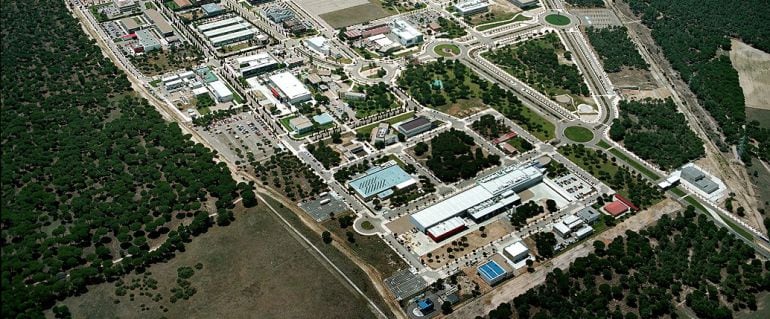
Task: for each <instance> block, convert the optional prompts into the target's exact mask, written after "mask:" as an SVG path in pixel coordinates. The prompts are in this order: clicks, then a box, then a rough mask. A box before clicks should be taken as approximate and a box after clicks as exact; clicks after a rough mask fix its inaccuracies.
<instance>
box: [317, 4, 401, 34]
mask: <svg viewBox="0 0 770 319" xmlns="http://www.w3.org/2000/svg"><path fill="white" fill-rule="evenodd" d="M330 2H332V1H330ZM391 14H392V13H389V12H388V11H386V10H385V9H383V8H382V4H381V2H380V1H379V0H369V3H367V4H361V5H357V6H353V7H349V8H345V9H342V10H337V11H332V12H327V13H322V14H320V15H319V17H321V19H323V20H324V21H326V23H328V24H329V25H331V26H332V27H333V28H342V27H347V26H350V25H354V24H359V23H362V22H367V21H372V20H377V19H380V18H384V17H387V16H389V15H391Z"/></svg>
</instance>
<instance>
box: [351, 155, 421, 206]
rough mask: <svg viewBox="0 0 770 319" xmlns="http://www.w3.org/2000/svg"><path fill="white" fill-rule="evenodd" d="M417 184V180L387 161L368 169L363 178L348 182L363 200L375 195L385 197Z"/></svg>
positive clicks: (392, 162) (393, 162)
mask: <svg viewBox="0 0 770 319" xmlns="http://www.w3.org/2000/svg"><path fill="white" fill-rule="evenodd" d="M416 184H417V180H415V179H414V177H412V176H411V175H409V174H408V173H407V172H405V171H404V170H403V169H402V168H401V167H400V166H398V164H397V163H396V162H395V161H388V162H386V163H385V164H382V165H380V166H375V167H372V168H370V169H369V170H367V171H366V173H364V175H363V176H361V177H358V178H355V179H353V180H351V181H349V182H348V185H349V186H350V187H351V188H353V190H354V191H355V192H356V194H357V195H358V196H359V197H361V198H363V199H364V200H369V199H370V198H372V197H374V196H375V195H377V196H379V195H380V194H383V196H379V197H381V198H382V197H387V196H390V195H392V194H393V191H394V190H402V189H406V188H408V187H411V186H414V185H416Z"/></svg>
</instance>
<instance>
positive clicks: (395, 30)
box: [390, 19, 423, 47]
mask: <svg viewBox="0 0 770 319" xmlns="http://www.w3.org/2000/svg"><path fill="white" fill-rule="evenodd" d="M390 32H391V33H392V34H393V35H394V36H395V37H396V38H397V39H398V42H399V43H401V45H403V46H405V47H410V46H413V45H417V44H420V43H422V40H423V36H422V32H420V31H419V30H417V29H416V28H415V27H413V26H412V25H411V24H409V23H407V22H406V21H404V20H401V19H395V20H393V22H391V23H390Z"/></svg>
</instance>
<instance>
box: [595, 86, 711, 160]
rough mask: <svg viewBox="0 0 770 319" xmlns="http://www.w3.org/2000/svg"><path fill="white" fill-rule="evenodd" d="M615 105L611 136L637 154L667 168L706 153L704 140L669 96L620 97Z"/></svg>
mask: <svg viewBox="0 0 770 319" xmlns="http://www.w3.org/2000/svg"><path fill="white" fill-rule="evenodd" d="M618 108H619V109H620V117H619V118H617V119H615V120H614V121H613V122H612V127H611V128H610V138H612V139H613V140H615V141H618V142H620V141H622V142H623V144H624V145H625V147H626V148H628V150H630V151H632V152H634V154H636V155H639V157H641V158H643V159H645V160H649V161H650V162H653V163H655V164H657V165H658V166H660V167H661V168H663V169H665V170H670V169H674V168H677V167H680V166H682V165H684V164H686V163H688V162H690V161H693V160H696V159H698V158H700V157H702V156H703V155H704V154H705V151H704V149H703V142H702V141H701V140H700V138H698V136H697V135H695V133H694V132H693V131H692V130H691V129H690V127H689V126H688V125H687V120H686V119H685V118H684V114H682V113H679V112H678V111H677V109H676V104H675V103H674V101H673V100H672V99H671V98H668V99H665V100H659V99H650V98H647V99H645V100H643V101H626V100H623V101H620V105H618Z"/></svg>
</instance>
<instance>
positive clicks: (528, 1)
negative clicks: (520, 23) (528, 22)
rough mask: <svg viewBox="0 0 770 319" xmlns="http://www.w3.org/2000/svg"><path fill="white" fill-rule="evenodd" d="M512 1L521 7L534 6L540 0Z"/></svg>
mask: <svg viewBox="0 0 770 319" xmlns="http://www.w3.org/2000/svg"><path fill="white" fill-rule="evenodd" d="M511 3H513V4H515V5H516V6H517V7H519V8H521V9H526V8H530V7H534V6H536V5H537V4H538V0H511Z"/></svg>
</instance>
